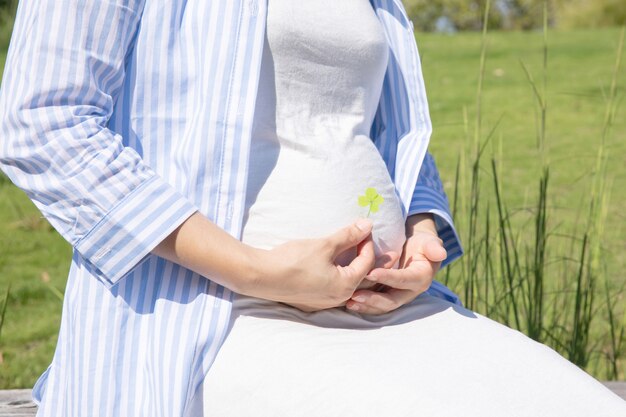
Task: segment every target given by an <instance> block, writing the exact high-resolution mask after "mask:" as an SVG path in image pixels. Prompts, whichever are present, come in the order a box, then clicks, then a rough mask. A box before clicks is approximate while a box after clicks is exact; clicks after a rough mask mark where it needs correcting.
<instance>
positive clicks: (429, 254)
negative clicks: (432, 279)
mask: <svg viewBox="0 0 626 417" xmlns="http://www.w3.org/2000/svg"><path fill="white" fill-rule="evenodd" d="M423 253H424V256H425V257H426V258H428V260H430V261H431V262H443V261H444V260H445V259H446V258H447V257H448V253H447V252H446V250H445V248H444V247H443V244H442V243H441V241H440V240H438V239H433V240H430V241H428V242H427V243H425V244H424V248H423Z"/></svg>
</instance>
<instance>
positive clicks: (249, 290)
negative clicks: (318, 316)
mask: <svg viewBox="0 0 626 417" xmlns="http://www.w3.org/2000/svg"><path fill="white" fill-rule="evenodd" d="M371 230H372V223H371V221H369V220H365V219H361V220H359V221H357V222H356V223H354V224H352V225H350V226H348V227H345V228H343V229H340V230H339V231H337V232H335V233H334V234H332V235H330V236H328V237H326V238H321V239H305V240H294V241H290V242H287V243H284V244H282V245H279V246H277V247H275V248H273V249H271V250H257V255H256V257H257V262H256V265H257V268H256V273H255V274H254V279H253V280H252V282H251V285H249V286H247V287H246V288H243V289H242V292H243V293H244V294H245V295H251V296H254V297H259V298H265V299H269V300H274V301H280V302H283V303H286V304H290V305H293V306H295V307H297V308H299V309H301V310H304V311H314V310H322V309H325V308H332V307H337V306H341V305H345V303H346V301H347V300H348V299H350V297H351V296H352V294H354V292H355V290H356V289H357V288H358V286H359V284H361V282H362V281H363V279H364V278H365V276H366V275H367V273H368V272H369V271H370V270H371V269H372V268H373V267H374V266H375V256H374V245H373V242H372V240H371V234H370V233H371ZM355 247H356V257H355V258H354V259H353V260H352V261H351V262H350V263H348V264H347V265H345V266H341V265H337V264H336V259H337V258H338V257H339V256H340V255H341V254H342V253H345V252H346V251H350V250H353V249H354V248H355Z"/></svg>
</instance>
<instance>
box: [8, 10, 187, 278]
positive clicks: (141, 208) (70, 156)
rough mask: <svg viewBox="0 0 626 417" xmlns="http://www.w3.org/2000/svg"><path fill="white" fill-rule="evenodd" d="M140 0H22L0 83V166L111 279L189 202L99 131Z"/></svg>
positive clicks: (115, 137)
mask: <svg viewBox="0 0 626 417" xmlns="http://www.w3.org/2000/svg"><path fill="white" fill-rule="evenodd" d="M142 10H143V1H141V0H110V1H102V2H101V1H80V0H43V1H42V0H22V1H20V3H19V7H18V12H17V18H16V24H15V28H14V31H13V36H12V39H11V44H10V48H9V52H8V56H7V61H6V66H5V72H4V76H3V84H2V89H1V90H0V168H2V170H3V171H4V172H5V173H6V174H7V175H8V176H9V177H10V178H11V180H12V181H13V182H14V183H15V184H16V185H17V186H18V187H20V188H21V189H22V190H24V191H25V192H26V194H27V195H28V196H29V197H30V198H31V200H32V201H33V202H34V203H35V205H36V206H37V207H38V208H39V210H41V212H42V213H43V215H44V216H45V217H46V219H47V220H48V221H49V222H50V223H51V224H52V226H53V227H54V228H55V229H56V230H57V231H58V232H59V233H60V234H61V235H62V236H63V237H64V238H65V239H66V240H67V241H68V242H69V243H70V244H72V245H73V246H74V248H75V250H76V251H78V252H79V254H80V255H81V256H82V257H84V258H85V260H86V264H87V265H89V266H90V267H92V268H93V272H94V275H96V276H97V277H98V278H99V279H101V280H102V281H103V282H104V283H105V285H108V286H112V285H114V284H115V283H116V282H118V281H119V280H120V279H121V278H122V277H123V276H125V275H126V274H127V273H128V272H129V271H130V270H131V269H132V268H133V266H135V265H137V264H138V263H140V261H141V260H142V259H145V258H146V257H147V255H148V253H149V252H150V251H151V250H152V249H153V248H154V247H155V246H156V245H157V244H158V242H160V241H161V240H162V239H164V238H165V237H166V236H167V235H168V234H169V233H170V232H171V231H172V230H174V229H175V228H176V227H178V225H180V224H181V223H182V222H183V221H184V220H185V219H187V218H188V217H189V216H190V215H191V214H193V212H195V211H196V207H195V206H194V205H193V204H192V203H191V202H190V201H189V200H188V199H186V198H185V197H183V196H182V195H181V194H179V193H178V192H177V191H176V190H174V189H173V188H172V187H171V186H170V185H169V184H168V183H166V182H165V181H164V180H163V179H161V178H160V177H159V176H158V175H157V174H156V173H155V172H154V171H153V170H152V169H151V168H150V167H149V166H147V165H146V164H145V163H144V162H143V160H142V157H141V155H140V154H139V153H138V152H137V151H136V150H135V149H132V148H130V147H127V146H124V144H123V139H122V137H121V136H120V135H119V134H117V133H116V132H114V131H111V130H110V129H108V127H107V125H108V121H109V119H110V117H111V115H112V112H113V108H114V105H115V102H116V97H117V95H118V93H119V91H120V88H121V87H122V83H123V79H124V76H125V73H124V66H125V60H126V58H127V56H128V54H129V53H132V47H133V43H134V39H135V35H136V32H137V30H138V26H139V21H140V17H141V12H142Z"/></svg>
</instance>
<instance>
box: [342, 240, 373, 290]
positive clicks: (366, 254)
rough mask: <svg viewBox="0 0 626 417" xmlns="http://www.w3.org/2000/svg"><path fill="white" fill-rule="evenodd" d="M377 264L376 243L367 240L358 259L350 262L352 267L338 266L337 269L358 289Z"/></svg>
mask: <svg viewBox="0 0 626 417" xmlns="http://www.w3.org/2000/svg"><path fill="white" fill-rule="evenodd" d="M375 262H376V258H375V255H374V242H373V241H372V239H366V240H365V242H364V243H363V244H362V245H360V246H359V252H358V253H357V256H356V258H354V259H353V260H352V262H350V265H348V266H343V267H342V266H337V268H339V269H340V271H342V272H343V274H344V275H345V276H346V277H347V278H348V280H349V281H350V283H351V285H353V286H354V287H356V286H357V285H358V284H359V283H360V282H361V281H362V280H363V278H364V277H365V276H366V275H367V273H368V272H369V271H370V270H371V269H372V268H373V267H374V263H375Z"/></svg>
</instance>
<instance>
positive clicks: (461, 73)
mask: <svg viewBox="0 0 626 417" xmlns="http://www.w3.org/2000/svg"><path fill="white" fill-rule="evenodd" d="M416 38H417V41H418V45H419V49H420V53H421V55H422V66H423V71H424V77H425V79H426V84H427V85H426V87H427V91H428V94H429V102H430V111H431V116H432V120H433V126H434V132H433V136H432V140H431V147H430V149H431V152H432V153H433V154H434V155H435V158H436V159H437V163H438V166H439V170H440V173H441V176H442V179H443V181H444V184H445V185H446V186H447V190H448V193H449V194H451V193H452V187H453V183H454V175H455V168H456V163H457V159H458V157H459V154H460V153H461V152H464V151H466V147H465V142H466V137H467V135H466V133H465V125H464V123H463V109H464V108H467V111H468V117H469V121H470V123H469V127H470V134H473V121H474V118H475V115H474V111H475V108H476V105H475V103H476V89H477V80H478V69H479V56H480V42H481V36H480V34H478V33H463V34H460V35H439V34H422V33H418V34H417V35H416ZM542 38H543V35H542V33H540V32H514V33H510V32H495V33H490V34H488V50H487V61H486V72H485V81H484V87H483V88H484V92H483V98H482V109H483V129H482V131H483V135H482V137H483V138H484V137H486V136H487V134H488V133H489V131H491V129H493V128H494V127H495V126H496V124H497V122H498V120H500V119H501V120H500V123H499V125H498V127H497V130H496V131H495V134H494V137H493V140H492V141H491V144H492V145H493V149H494V152H495V153H496V154H497V153H498V147H499V146H500V144H499V142H500V141H501V149H502V152H501V157H500V158H499V161H500V163H501V167H502V172H501V174H502V182H503V192H504V196H505V199H506V201H507V202H508V204H509V207H510V208H512V209H524V208H528V205H529V203H528V202H527V201H528V200H530V201H531V202H532V201H534V197H535V195H536V193H537V190H538V186H537V183H538V180H539V175H540V167H541V164H540V156H539V152H537V146H536V143H537V139H536V137H537V135H536V129H537V117H538V115H537V112H536V108H537V106H536V103H535V99H534V96H533V93H532V88H531V86H530V84H529V82H528V81H527V78H526V75H525V73H524V71H523V69H522V65H521V64H520V62H524V63H525V64H526V66H527V67H528V68H529V69H530V71H531V73H532V74H533V77H534V79H535V81H536V82H538V83H541V80H542V60H543V53H542V47H543V46H542V45H543V39H542ZM618 40H619V30H618V29H602V30H586V31H585V30H579V31H566V32H559V31H552V32H549V34H548V48H549V58H548V59H549V63H548V90H547V91H548V93H547V103H548V118H547V140H546V145H547V152H548V157H549V160H550V174H551V183H550V185H549V194H550V205H551V207H552V209H553V211H552V213H551V214H552V219H551V224H552V226H556V225H557V224H558V225H559V228H560V229H561V230H562V231H563V232H567V233H570V232H572V231H573V230H574V229H576V228H577V226H578V227H579V228H578V229H579V230H580V226H581V225H580V223H582V221H583V220H584V219H581V218H580V217H579V216H580V215H582V214H581V213H579V211H580V210H581V209H583V208H586V204H588V203H587V200H588V196H589V191H590V183H589V179H590V174H591V172H592V171H593V169H594V165H595V162H596V154H597V150H598V147H599V145H600V140H601V134H602V129H603V121H604V115H605V96H606V94H607V93H608V89H609V86H610V82H611V78H612V73H613V68H614V63H615V58H616V51H617V44H618ZM624 68H626V65H624V64H623V65H622V67H621V70H620V73H619V79H618V91H619V93H618V97H620V104H621V105H620V106H619V107H618V111H617V114H616V115H615V124H614V128H613V132H612V135H611V137H610V138H609V141H608V143H607V144H606V148H607V149H608V151H609V154H610V159H609V164H608V172H609V179H610V180H611V182H612V187H611V189H612V190H611V191H612V193H611V203H610V207H609V214H608V219H607V223H608V227H607V229H606V235H605V237H606V244H605V252H604V254H605V256H606V259H605V260H606V264H607V267H608V270H609V274H610V275H611V276H614V277H615V279H621V276H622V271H623V270H624V268H625V267H626V256H624V248H626V235H625V231H626V230H625V228H624V225H625V223H626V221H625V220H626V213H624V208H625V205H624V203H625V202H626V200H625V199H624V191H623V190H624V189H625V188H626V166H624V162H625V161H626V159H625V156H626V106H624V103H623V99H624V85H625V83H626V71H624ZM491 152H492V147H491V146H488V148H487V153H491ZM485 177H486V178H487V179H488V178H489V173H485ZM488 181H491V180H490V179H488ZM458 221H460V222H462V221H463V219H458Z"/></svg>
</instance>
